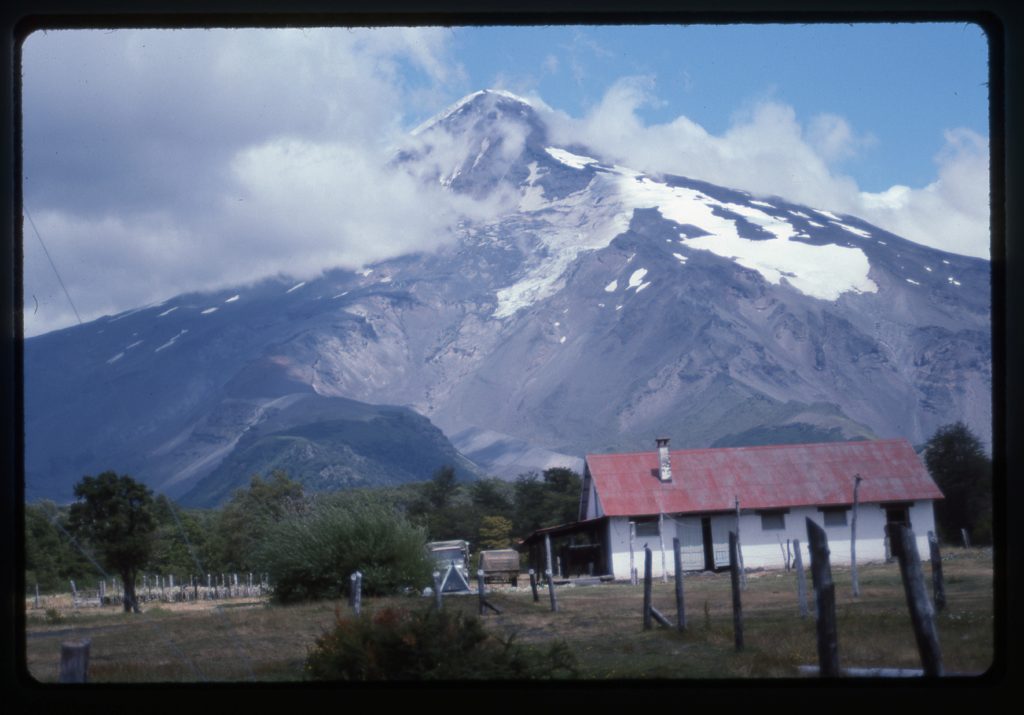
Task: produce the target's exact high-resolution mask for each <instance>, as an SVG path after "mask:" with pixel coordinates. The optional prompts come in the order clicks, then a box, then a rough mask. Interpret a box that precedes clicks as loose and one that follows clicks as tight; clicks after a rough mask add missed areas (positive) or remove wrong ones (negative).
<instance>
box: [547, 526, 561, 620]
mask: <svg viewBox="0 0 1024 715" xmlns="http://www.w3.org/2000/svg"><path fill="white" fill-rule="evenodd" d="M544 554H545V557H546V559H547V561H546V562H545V564H544V575H545V576H546V577H547V579H548V596H549V597H550V599H551V610H552V611H557V610H558V601H557V599H556V598H555V579H554V578H553V576H554V574H553V573H552V572H551V535H550V534H544Z"/></svg>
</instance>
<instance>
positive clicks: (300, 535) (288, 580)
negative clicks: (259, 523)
mask: <svg viewBox="0 0 1024 715" xmlns="http://www.w3.org/2000/svg"><path fill="white" fill-rule="evenodd" d="M425 542H426V534H425V533H424V531H423V530H422V529H420V528H417V527H415V526H412V525H411V524H409V522H408V521H406V519H405V518H404V517H403V516H402V515H401V514H398V513H396V512H395V511H394V510H392V509H390V508H389V507H387V506H385V505H382V504H376V503H373V502H372V501H370V500H367V501H365V502H354V503H344V504H328V505H322V506H320V507H318V508H316V509H314V510H313V511H311V512H310V513H309V514H306V515H300V516H294V517H291V518H288V519H285V520H283V521H281V522H279V523H278V524H276V525H275V526H274V527H273V528H271V530H270V531H269V532H268V533H267V535H266V538H265V539H264V540H263V543H262V547H261V548H260V552H259V554H258V560H259V562H260V565H261V567H262V569H263V570H264V571H266V572H267V573H268V574H269V576H270V582H271V584H272V585H273V587H274V596H275V598H276V599H277V600H278V601H281V602H284V603H290V602H295V601H302V600H308V599H317V598H339V597H341V596H342V595H343V594H345V593H347V592H348V589H349V585H350V581H349V577H350V576H351V575H352V573H353V572H355V571H360V572H361V573H362V574H363V593H365V594H367V595H382V594H388V593H395V592H397V591H399V590H400V589H402V588H403V587H406V586H411V587H414V588H417V589H418V588H422V587H423V586H426V585H427V584H429V583H430V582H431V571H432V565H431V563H430V561H429V560H428V559H427V556H426V550H425Z"/></svg>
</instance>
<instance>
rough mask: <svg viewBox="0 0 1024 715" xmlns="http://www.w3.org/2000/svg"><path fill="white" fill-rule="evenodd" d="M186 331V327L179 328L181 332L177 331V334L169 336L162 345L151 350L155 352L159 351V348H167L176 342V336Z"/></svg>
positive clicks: (178, 336)
mask: <svg viewBox="0 0 1024 715" xmlns="http://www.w3.org/2000/svg"><path fill="white" fill-rule="evenodd" d="M187 332H188V328H183V329H182V330H181V332H179V333H178V334H177V335H175V336H174V337H173V338H171V339H170V340H168V341H167V342H166V343H164V344H163V345H161V346H160V347H158V348H157V349H156V350H154V351H153V352H155V353H158V352H160V351H161V350H163V349H164V348H169V347H171V346H172V345H174V343H176V342H177V341H178V338H180V337H181V336H182V335H184V334H185V333H187Z"/></svg>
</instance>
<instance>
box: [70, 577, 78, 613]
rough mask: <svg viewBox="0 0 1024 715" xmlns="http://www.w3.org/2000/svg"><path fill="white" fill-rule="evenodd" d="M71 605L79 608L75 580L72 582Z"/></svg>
mask: <svg viewBox="0 0 1024 715" xmlns="http://www.w3.org/2000/svg"><path fill="white" fill-rule="evenodd" d="M71 607H72V608H78V589H77V588H75V582H74V581H72V582H71Z"/></svg>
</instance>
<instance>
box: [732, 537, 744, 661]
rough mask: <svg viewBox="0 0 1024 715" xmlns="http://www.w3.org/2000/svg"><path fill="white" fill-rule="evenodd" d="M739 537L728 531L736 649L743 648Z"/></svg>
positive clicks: (733, 628)
mask: <svg viewBox="0 0 1024 715" xmlns="http://www.w3.org/2000/svg"><path fill="white" fill-rule="evenodd" d="M739 551H740V549H739V537H738V536H736V532H735V531H730V532H729V578H730V582H731V584H732V632H733V640H734V641H735V643H736V650H737V651H741V650H743V604H742V603H741V602H740V557H739Z"/></svg>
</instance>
